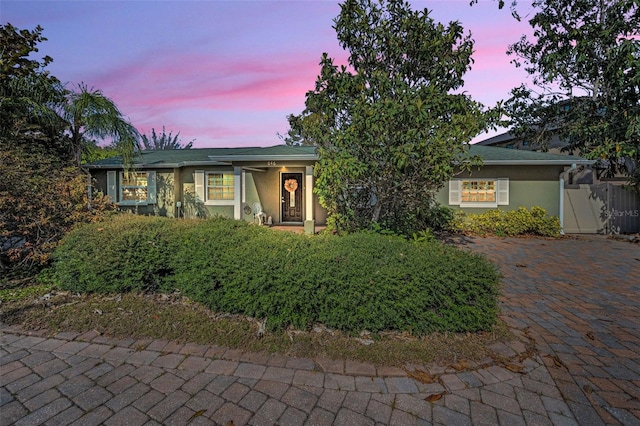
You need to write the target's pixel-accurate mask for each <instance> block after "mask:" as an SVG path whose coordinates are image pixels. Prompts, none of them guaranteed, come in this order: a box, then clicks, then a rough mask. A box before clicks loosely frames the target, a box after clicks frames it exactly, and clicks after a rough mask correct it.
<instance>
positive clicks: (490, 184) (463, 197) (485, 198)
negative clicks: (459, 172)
mask: <svg viewBox="0 0 640 426" xmlns="http://www.w3.org/2000/svg"><path fill="white" fill-rule="evenodd" d="M460 201H461V202H462V203H484V202H486V203H495V202H496V181H495V180H463V181H462V182H461V183H460Z"/></svg>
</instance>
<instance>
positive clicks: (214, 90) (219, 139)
mask: <svg viewBox="0 0 640 426" xmlns="http://www.w3.org/2000/svg"><path fill="white" fill-rule="evenodd" d="M411 3H412V5H413V6H414V8H419V9H422V8H425V7H426V8H428V9H429V10H431V11H432V13H431V16H432V17H433V18H434V19H436V20H437V21H441V22H449V21H452V20H459V21H460V22H461V23H462V25H463V26H464V28H465V29H466V30H470V31H471V32H472V34H473V38H474V39H475V41H476V44H475V50H476V53H475V54H474V59H475V64H474V65H473V69H472V70H471V71H470V72H469V73H468V74H467V75H466V78H465V88H464V90H465V91H466V92H468V93H469V94H470V95H471V96H472V97H473V98H474V99H475V100H478V101H480V102H482V103H484V104H485V105H493V104H495V102H496V101H498V100H500V99H504V98H506V97H507V96H508V93H509V91H510V89H511V88H513V87H515V86H517V85H519V84H520V83H522V82H524V81H525V80H526V75H525V73H524V71H523V70H521V69H516V68H515V67H514V66H513V65H511V64H510V63H509V60H510V58H509V57H508V56H507V55H506V54H505V51H506V49H507V46H508V45H509V44H512V43H514V42H515V41H517V40H518V39H519V38H520V36H521V35H522V34H524V33H530V28H529V26H528V24H527V23H526V22H517V21H516V20H515V19H513V18H512V17H511V14H510V12H509V10H507V9H503V10H498V7H497V4H496V2H495V1H493V0H480V2H479V4H477V5H474V6H473V7H471V6H469V0H445V1H428V0H424V1H423V0H420V1H418V0H412V1H411ZM507 3H509V2H507ZM524 3H526V2H525V1H522V2H521V4H524ZM519 10H520V11H521V13H522V12H524V13H525V14H526V12H527V10H528V9H527V8H526V7H521V8H520V9H519ZM339 11H340V7H339V2H338V1H329V0H327V1H307V0H300V1H237V0H236V1H204V0H201V1H53V0H52V1H24V0H21V1H13V0H2V1H1V2H0V22H1V23H2V24H5V23H7V22H9V23H11V24H13V25H14V26H16V27H18V28H20V29H33V28H35V26H36V25H40V26H42V27H43V28H44V32H43V34H44V36H45V37H47V38H48V41H46V42H44V43H41V44H40V45H39V48H40V51H39V52H38V55H37V56H38V57H42V56H44V55H49V56H51V57H52V58H53V59H54V61H53V63H52V64H51V65H50V66H49V70H50V71H51V73H52V74H53V75H55V76H56V77H58V78H59V79H60V80H62V81H63V82H66V83H67V87H69V88H73V87H74V86H76V85H77V84H78V83H81V82H84V83H86V84H87V85H88V86H89V87H94V88H96V89H100V90H102V91H103V93H104V94H105V95H106V96H108V97H109V98H111V99H112V100H114V101H115V102H116V104H117V105H118V107H119V108H120V110H121V111H122V112H123V114H124V115H125V116H127V117H128V118H129V119H130V120H131V122H132V123H133V125H134V126H135V127H136V128H138V130H140V131H141V132H143V133H149V132H150V131H151V128H152V127H154V128H155V129H156V130H160V129H162V126H163V125H164V126H166V129H167V131H172V132H173V133H174V134H175V133H177V132H180V137H181V139H182V141H183V142H185V143H186V142H188V141H190V140H192V139H195V140H196V142H195V143H194V147H199V148H202V147H235V146H271V145H276V144H279V143H281V141H280V139H278V137H277V133H278V132H279V133H282V134H284V133H286V131H287V130H288V123H287V120H286V116H287V115H288V114H292V113H294V114H299V113H300V112H301V111H302V110H303V109H304V101H305V96H304V95H305V93H306V92H307V91H308V90H310V89H312V88H313V86H314V83H315V79H316V76H317V75H318V72H319V66H318V63H319V61H320V57H321V55H322V53H323V52H327V53H328V54H329V56H331V57H333V58H336V59H337V62H338V63H346V57H347V54H346V52H344V51H342V49H340V47H339V46H338V43H337V40H336V35H335V31H334V30H333V28H332V25H333V19H334V18H335V17H336V16H337V15H338V13H339ZM493 134H495V132H492V133H490V134H489V135H486V134H484V135H480V136H479V137H477V138H476V139H475V140H479V139H483V138H485V137H487V136H491V135H493Z"/></svg>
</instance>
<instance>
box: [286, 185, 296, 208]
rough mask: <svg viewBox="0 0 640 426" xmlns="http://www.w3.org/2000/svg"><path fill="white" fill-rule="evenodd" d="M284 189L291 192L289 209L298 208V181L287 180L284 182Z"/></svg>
mask: <svg viewBox="0 0 640 426" xmlns="http://www.w3.org/2000/svg"><path fill="white" fill-rule="evenodd" d="M284 189H286V190H287V192H289V194H290V195H289V207H295V206H296V197H295V196H294V194H295V192H296V189H298V181H297V180H296V179H287V180H285V181H284Z"/></svg>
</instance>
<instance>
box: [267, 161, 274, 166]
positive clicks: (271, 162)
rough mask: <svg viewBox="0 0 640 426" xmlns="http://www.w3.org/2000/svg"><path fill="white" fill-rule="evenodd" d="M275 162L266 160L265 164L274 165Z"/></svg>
mask: <svg viewBox="0 0 640 426" xmlns="http://www.w3.org/2000/svg"><path fill="white" fill-rule="evenodd" d="M275 165H276V162H275V161H267V166H275Z"/></svg>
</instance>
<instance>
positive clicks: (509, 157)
mask: <svg viewBox="0 0 640 426" xmlns="http://www.w3.org/2000/svg"><path fill="white" fill-rule="evenodd" d="M470 147H471V149H470V152H471V155H477V156H479V157H480V158H482V162H483V164H484V165H485V166H486V165H503V166H511V165H513V166H543V165H546V166H550V165H558V166H562V165H571V164H593V163H594V161H593V160H587V159H585V158H582V157H577V156H575V155H564V154H551V153H548V152H537V151H526V150H521V149H509V148H500V147H497V146H479V145H478V144H474V145H470Z"/></svg>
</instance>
